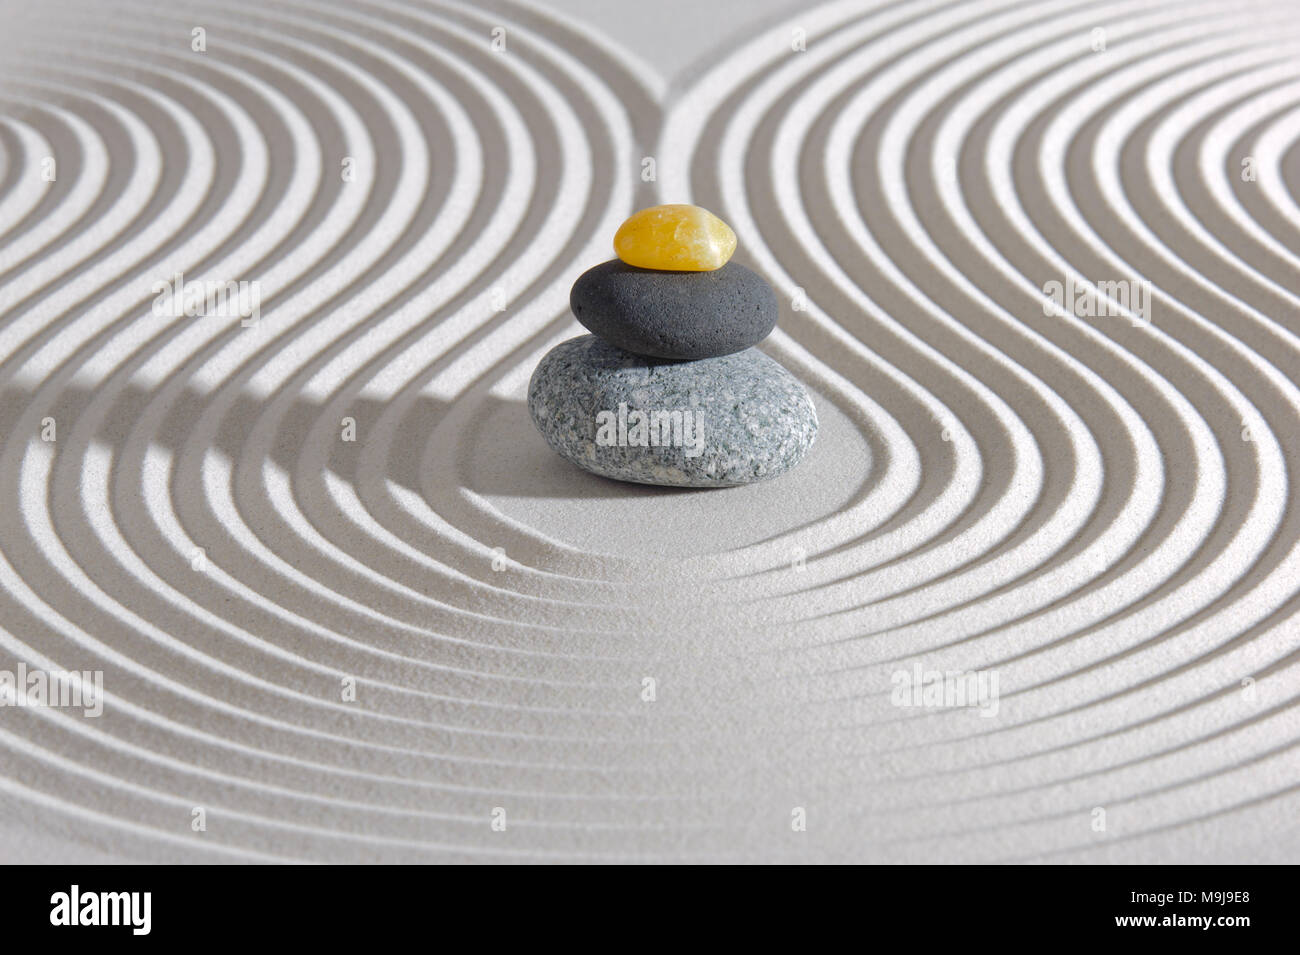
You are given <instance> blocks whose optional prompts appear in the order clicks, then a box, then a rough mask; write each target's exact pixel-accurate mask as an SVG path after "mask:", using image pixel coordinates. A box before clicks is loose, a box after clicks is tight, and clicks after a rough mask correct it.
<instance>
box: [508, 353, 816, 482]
mask: <svg viewBox="0 0 1300 955" xmlns="http://www.w3.org/2000/svg"><path fill="white" fill-rule="evenodd" d="M528 411H529V413H530V414H531V415H532V418H533V423H534V424H536V425H537V429H538V430H539V431H541V433H542V437H544V438H545V439H546V443H547V444H549V445H550V446H551V447H552V448H553V449H554V450H555V451H557V452H559V454H561V455H562V456H563V457H565V458H568V459H569V460H570V461H572V462H573V463H574V464H576V465H578V467H580V468H583V469H584V470H587V471H591V472H592V473H593V474H599V475H602V476H604V477H609V478H615V479H616V480H619V481H634V482H636V483H638V484H661V485H673V486H681V487H728V486H730V485H734V484H750V483H752V482H754V481H762V480H764V479H766V478H771V477H775V476H776V475H778V474H781V473H783V472H785V471H788V470H790V468H792V467H794V466H795V465H796V464H798V463H799V461H800V459H801V458H803V456H804V454H805V453H806V452H807V450H808V449H809V448H810V447H811V446H812V443H813V440H814V438H816V436H817V411H816V409H815V408H814V407H813V403H812V399H811V398H810V397H809V395H808V392H807V390H806V389H805V388H804V387H803V385H801V384H800V383H799V380H798V379H797V378H795V377H794V375H792V374H790V373H789V372H788V371H786V370H785V369H784V368H782V367H781V366H780V365H778V364H777V363H776V362H774V361H773V360H772V359H770V358H768V357H767V356H766V355H764V354H763V353H762V352H760V351H758V350H756V349H753V348H748V349H746V350H744V351H742V352H736V353H735V354H731V355H723V356H721V357H719V358H706V359H703V360H701V361H684V362H670V361H660V360H657V359H654V358H646V357H643V356H640V355H633V354H632V353H630V352H626V351H623V350H622V349H619V348H615V347H614V346H613V345H610V344H609V343H608V342H605V341H602V340H601V339H599V338H596V337H595V336H594V335H583V336H582V337H580V338H571V339H569V340H568V341H566V342H561V343H560V344H559V345H557V346H555V347H554V348H553V349H551V350H550V351H549V352H547V353H546V355H545V356H544V357H543V358H542V360H541V361H540V362H539V363H538V365H537V369H536V370H535V371H534V372H533V377H532V380H531V381H530V382H529V383H528ZM633 412H639V413H641V414H642V415H645V416H653V418H652V419H651V421H652V422H653V423H651V421H647V422H645V423H644V424H643V425H642V426H641V427H640V428H638V427H637V418H636V417H635V416H634V414H633ZM674 412H678V413H679V414H678V415H677V416H676V417H674V415H673V413H674ZM678 422H680V426H677V425H678ZM641 439H645V441H646V444H645V445H644V446H643V445H642V444H640V440H641ZM656 440H658V443H657V444H656V443H655V441H656Z"/></svg>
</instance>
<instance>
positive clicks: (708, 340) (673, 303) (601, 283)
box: [569, 259, 777, 360]
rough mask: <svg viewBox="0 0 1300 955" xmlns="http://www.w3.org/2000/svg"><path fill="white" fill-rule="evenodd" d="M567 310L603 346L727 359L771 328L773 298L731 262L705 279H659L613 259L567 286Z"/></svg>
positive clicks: (670, 275)
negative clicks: (595, 336) (569, 309)
mask: <svg viewBox="0 0 1300 955" xmlns="http://www.w3.org/2000/svg"><path fill="white" fill-rule="evenodd" d="M569 307H570V308H572V309H573V314H574V317H576V318H577V319H578V321H579V322H581V323H582V324H583V325H584V326H585V327H586V328H587V330H588V331H590V332H593V333H595V334H597V335H599V336H600V337H601V338H603V339H605V341H607V342H609V343H610V344H611V345H615V346H617V347H619V348H622V349H623V350H624V351H630V352H632V353H634V354H637V355H649V356H651V357H653V358H672V359H678V360H683V359H693V358H716V357H717V356H719V355H729V354H731V353H732V352H738V351H741V350H743V349H745V348H749V347H750V346H751V345H757V344H758V343H759V342H761V341H762V340H763V339H764V338H766V337H767V336H768V335H769V334H770V333H771V331H772V329H773V328H775V327H776V318H777V306H776V293H775V292H774V291H772V286H770V285H768V284H767V282H766V281H764V280H763V278H762V277H761V276H759V275H757V274H755V273H754V272H751V271H750V270H749V269H747V268H745V267H744V266H743V265H740V264H738V263H736V262H728V263H727V264H726V265H724V266H723V267H722V268H720V269H715V270H714V271H712V272H659V271H656V270H654V269H639V268H636V267H635V266H632V265H628V264H627V263H626V262H622V261H620V260H619V259H612V260H611V261H609V262H602V263H601V264H600V265H598V266H596V267H595V268H593V269H588V270H587V271H586V272H584V273H582V275H580V276H579V277H578V281H576V282H574V283H573V289H572V290H571V291H570V292H569Z"/></svg>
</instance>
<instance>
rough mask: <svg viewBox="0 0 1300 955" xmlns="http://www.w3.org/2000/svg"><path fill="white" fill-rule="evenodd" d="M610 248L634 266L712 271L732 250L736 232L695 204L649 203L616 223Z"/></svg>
mask: <svg viewBox="0 0 1300 955" xmlns="http://www.w3.org/2000/svg"><path fill="white" fill-rule="evenodd" d="M614 251H615V252H616V253H617V254H618V257H619V258H620V259H622V260H623V261H624V262H626V263H627V264H628V265H634V266H636V267H637V268H642V269H661V270H665V271H669V272H712V271H713V270H714V269H720V268H722V267H723V266H724V265H726V264H727V260H728V259H730V258H731V253H733V252H735V251H736V233H734V232H732V231H731V226H729V225H727V224H726V223H725V222H723V221H722V220H721V219H719V218H718V217H717V216H715V215H714V214H713V213H712V212H710V211H709V210H708V209H701V208H700V207H699V206H686V205H668V206H651V207H650V208H649V209H642V210H641V211H640V212H635V213H633V214H632V215H631V216H630V217H629V218H628V219H627V221H626V222H624V223H623V224H622V225H621V226H619V227H618V232H616V233H615V234H614Z"/></svg>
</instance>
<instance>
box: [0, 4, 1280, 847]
mask: <svg viewBox="0 0 1300 955" xmlns="http://www.w3.org/2000/svg"><path fill="white" fill-rule="evenodd" d="M1297 12H1298V11H1297V10H1296V9H1295V7H1294V5H1293V4H1289V3H1285V2H1276V3H1259V4H1247V5H1243V4H1241V3H1238V2H1232V3H1228V2H1219V0H1216V2H1209V3H1194V4H1186V3H1180V4H1169V3H1160V2H1155V0H1134V2H1117V3H1096V2H1088V3H1085V2H1072V0H1053V2H1039V3H1011V2H1008V0H978V2H967V3H940V2H916V3H898V4H890V5H886V4H876V3H870V2H866V3H857V2H854V3H832V4H826V5H823V6H818V7H807V6H805V5H799V4H784V3H769V2H761V3H760V2H749V3H735V4H730V3H727V4H724V3H709V4H704V3H679V2H657V3H653V4H640V3H638V4H618V3H598V2H593V0H583V2H566V3H560V4H548V5H546V6H545V7H542V6H535V7H534V6H529V5H515V4H507V3H489V4H473V5H458V4H422V3H406V2H398V0H394V2H383V3H378V2H374V3H372V2H364V3H346V4H345V3H329V2H322V3H315V4H309V3H288V2H258V3H242V2H236V3H222V4H216V3H207V2H202V3H172V2H168V3H158V2H152V0H142V2H139V3H117V2H113V3H89V2H86V3H74V2H67V0H59V2H54V3H47V4H41V5H39V6H32V5H28V4H18V3H13V4H7V5H6V6H5V7H4V11H3V18H4V30H3V31H0V33H2V34H3V40H0V49H2V51H3V53H2V55H0V74H2V78H0V82H2V84H3V86H2V88H0V97H2V98H0V386H2V387H3V389H4V398H3V404H2V405H0V413H2V414H3V415H4V424H3V428H2V429H0V436H2V438H0V440H3V445H2V446H0V668H3V667H10V668H11V667H12V666H13V665H14V664H15V662H16V661H17V660H19V659H22V660H25V661H27V663H28V664H29V665H30V666H47V667H66V668H75V669H100V670H103V671H104V674H105V677H104V679H105V685H106V690H107V693H108V700H107V702H106V705H105V712H104V715H103V716H102V717H100V718H98V719H86V718H83V717H82V716H81V715H80V714H79V713H77V712H70V711H64V710H56V709H44V710H37V709H15V708H12V707H10V708H3V709H0V754H2V755H0V857H2V858H4V859H5V860H6V861H43V860H60V861H69V860H84V861H105V860H123V861H152V860H158V861H258V860H283V861H298V860H302V861H306V860H319V861H378V860H387V861H425V860H453V861H468V860H472V861H542V860H564V861H584V860H593V859H614V860H638V861H658V860H666V859H688V860H689V859H708V860H731V859H736V860H762V861H772V860H791V861H810V860H839V861H845V860H854V861H914V862H947V861H1048V862H1155V861H1159V862H1203V861H1231V862H1264V861H1272V862H1286V861H1295V859H1296V857H1297V849H1298V848H1300V835H1298V832H1297V827H1296V820H1297V807H1298V806H1300V801H1298V799H1297V792H1296V787H1297V785H1298V784H1300V758H1298V757H1297V748H1296V744H1297V741H1300V707H1298V706H1297V705H1296V699H1297V693H1298V692H1300V664H1297V660H1296V653H1297V649H1298V648H1300V623H1298V622H1297V619H1296V613H1297V610H1298V609H1300V602H1298V600H1297V591H1298V590H1300V585H1298V584H1297V581H1300V568H1298V567H1297V563H1300V554H1298V553H1297V540H1298V539H1300V523H1298V522H1297V519H1296V517H1295V514H1294V500H1293V494H1292V487H1293V484H1292V480H1293V479H1292V477H1291V476H1292V475H1293V474H1295V473H1296V469H1297V467H1300V444H1298V443H1297V438H1296V436H1297V434H1300V427H1297V426H1298V425H1300V420H1298V419H1300V399H1298V397H1297V394H1298V393H1297V392H1296V388H1295V386H1296V380H1297V377H1298V375H1300V349H1298V348H1297V345H1298V344H1300V343H1298V342H1297V340H1296V338H1295V332H1296V330H1297V317H1298V316H1300V310H1298V309H1297V305H1298V299H1297V292H1296V290H1297V289H1300V282H1298V281H1297V279H1300V225H1298V219H1300V216H1298V214H1297V205H1296V195H1297V182H1298V181H1300V150H1298V149H1297V146H1296V139H1297V135H1298V134H1300V112H1298V110H1300V57H1297V56H1296V53H1297V40H1300V31H1298V30H1297V18H1296V15H1297ZM199 27H201V28H202V29H203V30H205V31H206V45H207V48H206V50H204V51H195V50H193V49H192V48H191V35H192V34H191V31H192V30H194V29H195V28H199ZM498 28H500V29H503V30H504V34H503V35H504V38H505V47H504V49H502V50H499V51H494V50H493V49H492V48H491V45H490V44H491V38H492V36H493V31H494V30H496V29H498ZM1098 31H1100V32H1098ZM799 36H802V37H804V38H806V43H805V44H804V46H805V47H806V48H805V49H802V50H797V49H794V48H793V46H792V40H794V39H796V37H799ZM794 45H798V44H794ZM644 157H653V158H654V160H655V162H656V172H657V175H656V178H655V179H654V181H645V180H643V178H642V176H641V171H642V168H643V165H642V159H643V158H644ZM47 158H54V159H55V160H56V162H57V166H56V169H57V178H56V179H55V180H54V181H53V182H46V181H45V179H44V178H43V177H42V171H43V169H44V167H43V165H42V164H43V162H44V160H46V159H47ZM349 158H350V159H351V160H352V161H353V168H354V169H355V170H356V176H355V178H354V179H352V180H351V181H344V180H343V178H342V177H341V175H340V170H341V168H342V165H343V163H344V161H345V159H349ZM1246 158H1249V159H1250V161H1251V167H1252V169H1254V170H1255V172H1256V176H1255V178H1253V179H1250V180H1249V181H1243V179H1242V177H1241V175H1240V170H1241V169H1242V160H1243V159H1246ZM659 201H695V202H699V203H701V204H703V205H706V206H708V207H709V208H711V209H713V210H714V211H716V212H717V213H718V214H720V215H721V216H723V218H725V219H726V220H727V221H728V222H730V223H731V224H732V225H733V226H734V227H735V228H736V229H737V232H738V234H739V236H740V250H739V252H738V253H737V255H738V257H739V258H740V259H741V260H742V261H744V262H746V263H747V264H748V265H750V266H751V267H754V268H756V269H759V270H760V271H762V272H763V273H764V274H765V275H767V276H768V278H769V279H770V280H771V281H772V282H773V284H774V286H775V287H776V288H777V290H778V293H779V295H780V297H781V298H782V300H783V301H784V302H785V303H786V305H785V307H784V309H783V315H782V321H781V324H780V329H779V330H778V332H777V333H776V334H775V335H774V336H773V337H772V338H771V339H770V340H769V341H768V343H766V344H765V345H764V348H765V350H767V351H768V352H769V353H770V354H772V355H773V357H775V358H777V359H778V360H780V361H782V362H783V363H784V364H786V366H787V367H789V368H791V370H793V371H794V372H795V373H796V374H798V375H799V376H800V377H801V378H802V379H803V380H804V381H806V382H807V383H808V384H809V386H810V387H811V388H812V389H814V391H815V392H816V393H817V396H818V409H819V414H820V416H821V421H822V431H821V434H820V436H819V440H818V443H817V445H816V446H815V448H814V451H813V452H812V454H811V455H810V457H809V458H808V459H807V460H806V461H805V462H804V463H803V464H802V465H801V466H800V467H799V468H798V469H797V470H796V471H795V472H794V473H792V474H790V475H789V476H787V477H786V478H783V479H781V480H778V481H774V482H771V483H769V484H765V485H759V486H754V487H750V488H737V489H728V490H725V491H719V492H708V493H691V492H681V491H661V490H656V489H651V488H641V487H631V486H622V485H618V484H614V483H610V482H605V481H601V480H599V479H596V478H593V477H591V476H589V475H585V474H583V473H581V472H578V471H576V470H574V469H572V468H571V467H569V466H568V465H566V464H565V463H564V462H563V461H561V460H560V459H558V458H557V457H556V456H554V455H552V454H551V453H550V452H549V451H548V450H547V449H546V447H545V445H544V444H543V443H542V441H541V439H540V437H539V436H538V435H536V433H535V432H534V431H533V429H532V427H531V424H530V423H529V421H528V420H527V415H526V412H525V410H524V407H523V404H522V396H523V394H524V390H525V388H526V384H527V378H528V374H529V373H530V371H531V369H532V367H533V366H534V365H535V364H536V361H537V359H538V358H539V357H540V355H541V354H543V353H544V352H545V350H546V349H547V348H549V347H551V346H553V345H554V344H555V343H557V342H558V341H561V340H563V339H564V338H566V337H569V336H571V335H573V334H577V333H578V328H577V326H576V323H574V322H573V321H572V319H571V317H569V316H568V315H567V290H568V286H569V285H570V284H571V283H572V281H573V279H574V278H575V277H576V276H577V275H578V274H579V273H580V272H581V271H582V270H583V269H585V268H587V267H588V266H590V265H591V264H594V263H595V262H598V261H600V260H601V259H603V258H606V257H608V256H609V254H610V248H609V245H610V240H611V238H612V234H613V231H614V229H615V228H616V227H617V225H618V223H619V222H620V221H621V220H622V219H623V218H624V217H625V216H626V215H627V214H628V213H630V212H631V211H633V210H634V209H635V208H638V207H639V206H642V205H647V204H650V203H653V202H659ZM177 271H184V272H185V275H186V277H187V278H190V279H212V280H218V279H219V280H222V281H226V280H236V281H238V280H247V281H256V282H259V283H260V288H261V290H262V307H261V321H260V322H259V324H258V325H257V326H256V327H254V328H242V327H241V326H240V322H239V319H238V318H237V317H234V318H232V317H229V316H204V317H190V318H181V319H172V318H170V317H168V316H163V315H157V314H155V313H154V311H153V310H152V309H151V301H152V299H153V292H152V287H153V284H154V283H155V282H158V281H165V280H168V279H170V278H171V276H172V275H173V274H174V273H175V272H177ZM1067 277H1073V278H1075V279H1077V280H1079V281H1086V280H1093V281H1107V280H1130V279H1132V280H1145V281H1149V282H1151V283H1152V288H1153V289H1154V293H1153V301H1152V315H1151V319H1152V321H1151V322H1150V323H1146V324H1140V325H1137V326H1134V325H1133V324H1131V323H1130V322H1129V321H1128V320H1126V319H1125V318H1123V317H1116V316H1110V317H1083V318H1076V317H1064V316H1057V315H1047V314H1045V313H1044V309H1043V302H1042V294H1041V290H1042V288H1043V286H1044V283H1046V282H1048V281H1053V280H1056V281H1064V280H1065V279H1066V278H1067ZM796 302H801V303H802V302H806V303H807V304H806V307H801V308H797V309H796V308H795V307H794V303H796ZM501 306H503V307H501ZM45 418H53V419H54V421H55V422H56V425H57V440H56V441H54V442H47V441H43V440H42V439H41V429H42V421H43V420H44V419H45ZM344 418H353V419H355V421H356V426H357V434H358V440H357V441H356V442H355V443H349V442H344V441H342V440H341V439H340V433H341V422H342V420H343V419H344ZM200 549H201V551H202V554H201V558H200V557H199V556H198V554H199V550H200ZM914 666H920V667H922V668H923V669H924V670H926V671H970V670H980V671H988V672H992V673H996V674H997V676H998V679H999V689H1000V700H999V707H998V711H997V715H996V716H994V717H991V718H988V717H983V716H980V715H979V714H978V712H976V711H973V710H971V709H962V708H942V707H938V708H910V707H900V706H897V705H894V702H893V701H892V700H891V691H892V689H893V688H894V686H895V682H896V680H897V678H898V674H900V673H910V672H911V671H912V668H913V667H914ZM647 679H651V680H653V681H654V688H655V698H654V700H653V701H648V700H646V699H645V698H644V694H645V689H644V688H645V686H646V683H645V681H646V680H647ZM345 680H355V681H356V686H357V699H356V701H355V702H351V701H345V700H344V699H343V698H342V692H341V690H342V686H343V682H344V681H345ZM200 807H201V808H202V809H203V810H204V811H205V813H206V819H207V827H206V831H203V832H196V831H194V830H193V828H192V826H191V820H192V818H193V814H194V810H195V809H196V808H200ZM497 808H500V809H504V810H505V816H506V819H507V827H506V829H505V831H494V830H493V828H492V826H491V822H492V818H493V811H494V810H495V809H497ZM796 810H802V811H804V812H805V813H806V816H807V829H806V831H794V830H792V826H791V821H792V818H793V815H792V813H794V812H795V811H796ZM1103 812H1104V826H1101V825H1099V820H1101V819H1102V818H1103V815H1102V813H1103Z"/></svg>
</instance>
